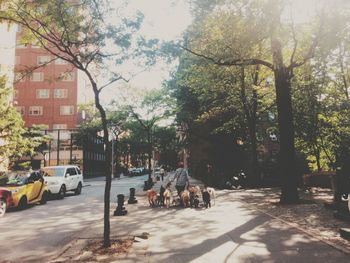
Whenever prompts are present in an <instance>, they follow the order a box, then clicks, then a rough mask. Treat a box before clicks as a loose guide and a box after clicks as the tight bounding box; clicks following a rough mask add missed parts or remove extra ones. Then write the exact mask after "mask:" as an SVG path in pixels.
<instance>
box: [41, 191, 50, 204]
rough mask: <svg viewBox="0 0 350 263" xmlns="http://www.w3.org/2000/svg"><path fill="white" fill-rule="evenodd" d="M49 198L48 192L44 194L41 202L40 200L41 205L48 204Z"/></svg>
mask: <svg viewBox="0 0 350 263" xmlns="http://www.w3.org/2000/svg"><path fill="white" fill-rule="evenodd" d="M47 197H48V195H47V192H46V191H45V192H43V195H42V196H41V200H40V204H41V205H44V204H46V203H47Z"/></svg>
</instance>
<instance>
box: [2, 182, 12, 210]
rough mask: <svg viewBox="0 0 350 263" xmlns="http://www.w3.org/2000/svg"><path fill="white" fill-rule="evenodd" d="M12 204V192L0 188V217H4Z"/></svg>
mask: <svg viewBox="0 0 350 263" xmlns="http://www.w3.org/2000/svg"><path fill="white" fill-rule="evenodd" d="M12 203H13V199H12V192H11V191H10V190H8V189H6V188H3V187H0V217H2V216H4V214H5V213H6V210H7V208H8V207H10V206H11V204H12Z"/></svg>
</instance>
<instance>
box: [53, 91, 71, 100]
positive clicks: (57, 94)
mask: <svg viewBox="0 0 350 263" xmlns="http://www.w3.org/2000/svg"><path fill="white" fill-rule="evenodd" d="M67 97H68V90H67V89H55V91H54V98H56V99H64V98H67Z"/></svg>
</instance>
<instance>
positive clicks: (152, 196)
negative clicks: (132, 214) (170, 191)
mask: <svg viewBox="0 0 350 263" xmlns="http://www.w3.org/2000/svg"><path fill="white" fill-rule="evenodd" d="M147 198H148V202H149V205H150V206H153V207H154V206H156V205H157V199H158V197H157V192H156V191H155V190H153V189H151V190H148V191H147Z"/></svg>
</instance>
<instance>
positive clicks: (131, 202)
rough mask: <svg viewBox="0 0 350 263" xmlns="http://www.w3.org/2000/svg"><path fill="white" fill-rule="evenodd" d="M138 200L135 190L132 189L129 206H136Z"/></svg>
mask: <svg viewBox="0 0 350 263" xmlns="http://www.w3.org/2000/svg"><path fill="white" fill-rule="evenodd" d="M136 203H137V200H136V198H135V188H130V197H129V200H128V204H136Z"/></svg>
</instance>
